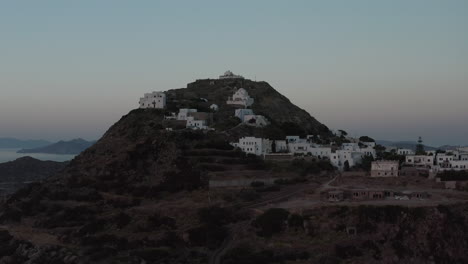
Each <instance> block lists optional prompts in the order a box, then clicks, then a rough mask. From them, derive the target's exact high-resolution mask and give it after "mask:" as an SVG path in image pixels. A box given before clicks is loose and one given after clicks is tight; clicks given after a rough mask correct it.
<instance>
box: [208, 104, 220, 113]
mask: <svg viewBox="0 0 468 264" xmlns="http://www.w3.org/2000/svg"><path fill="white" fill-rule="evenodd" d="M210 109H211V110H213V111H215V112H216V111H218V109H219V106H218V105H217V104H212V105H210Z"/></svg>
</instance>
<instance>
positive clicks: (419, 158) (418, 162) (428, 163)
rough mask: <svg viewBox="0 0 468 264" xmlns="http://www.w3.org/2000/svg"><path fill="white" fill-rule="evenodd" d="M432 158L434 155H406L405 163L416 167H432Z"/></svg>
mask: <svg viewBox="0 0 468 264" xmlns="http://www.w3.org/2000/svg"><path fill="white" fill-rule="evenodd" d="M434 158H435V157H434V156H426V155H407V156H406V160H405V163H406V164H407V165H411V166H416V167H428V168H432V167H433V166H434Z"/></svg>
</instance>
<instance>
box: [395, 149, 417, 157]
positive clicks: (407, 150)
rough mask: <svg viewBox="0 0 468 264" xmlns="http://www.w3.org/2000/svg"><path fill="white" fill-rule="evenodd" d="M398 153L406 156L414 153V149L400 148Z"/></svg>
mask: <svg viewBox="0 0 468 264" xmlns="http://www.w3.org/2000/svg"><path fill="white" fill-rule="evenodd" d="M397 154H398V155H402V156H406V155H414V151H413V150H411V149H400V148H399V149H398V150H397Z"/></svg>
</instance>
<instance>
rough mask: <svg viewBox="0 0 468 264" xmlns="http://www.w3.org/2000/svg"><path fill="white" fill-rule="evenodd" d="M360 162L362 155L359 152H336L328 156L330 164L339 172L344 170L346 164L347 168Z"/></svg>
mask: <svg viewBox="0 0 468 264" xmlns="http://www.w3.org/2000/svg"><path fill="white" fill-rule="evenodd" d="M361 161H362V154H361V153H360V152H353V151H349V150H337V151H335V152H334V153H331V155H330V162H331V164H332V165H333V166H335V167H336V168H338V169H339V170H344V169H345V164H346V162H347V163H348V164H349V167H350V168H351V167H354V166H355V165H356V164H358V163H360V162H361Z"/></svg>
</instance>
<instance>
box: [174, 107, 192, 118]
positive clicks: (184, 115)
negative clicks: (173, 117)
mask: <svg viewBox="0 0 468 264" xmlns="http://www.w3.org/2000/svg"><path fill="white" fill-rule="evenodd" d="M196 112H197V109H188V108H181V109H179V114H178V115H177V120H187V119H188V117H189V113H196Z"/></svg>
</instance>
